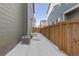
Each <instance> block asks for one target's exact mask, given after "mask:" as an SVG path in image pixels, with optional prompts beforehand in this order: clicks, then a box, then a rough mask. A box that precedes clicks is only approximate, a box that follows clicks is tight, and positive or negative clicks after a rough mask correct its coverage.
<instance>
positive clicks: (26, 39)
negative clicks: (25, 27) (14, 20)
mask: <svg viewBox="0 0 79 59" xmlns="http://www.w3.org/2000/svg"><path fill="white" fill-rule="evenodd" d="M21 41H22V44H26V45H29V44H30V36H27V35H24V36H22V38H21Z"/></svg>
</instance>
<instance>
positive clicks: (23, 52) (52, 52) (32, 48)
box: [6, 33, 65, 56]
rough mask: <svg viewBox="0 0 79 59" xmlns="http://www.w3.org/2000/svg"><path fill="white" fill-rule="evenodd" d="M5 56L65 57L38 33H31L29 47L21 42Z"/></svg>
mask: <svg viewBox="0 0 79 59" xmlns="http://www.w3.org/2000/svg"><path fill="white" fill-rule="evenodd" d="M6 56H65V54H64V53H62V52H61V51H60V50H59V49H58V48H57V47H56V46H55V45H54V44H53V43H51V42H50V41H49V40H48V39H47V38H46V37H44V36H43V35H42V34H40V33H33V38H32V39H31V42H30V45H22V44H21V42H20V43H19V44H18V45H17V46H16V47H15V48H14V49H12V50H11V51H10V52H9V53H7V54H6Z"/></svg>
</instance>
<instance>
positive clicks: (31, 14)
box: [28, 3, 34, 35]
mask: <svg viewBox="0 0 79 59" xmlns="http://www.w3.org/2000/svg"><path fill="white" fill-rule="evenodd" d="M33 17H34V10H33V3H29V4H28V35H31V33H32V28H33V25H32V22H33V19H34V18H33Z"/></svg>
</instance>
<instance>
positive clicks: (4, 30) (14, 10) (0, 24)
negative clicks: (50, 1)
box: [0, 3, 27, 55]
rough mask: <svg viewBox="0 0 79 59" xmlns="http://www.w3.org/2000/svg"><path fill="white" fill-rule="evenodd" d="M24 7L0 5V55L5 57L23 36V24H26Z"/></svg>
mask: <svg viewBox="0 0 79 59" xmlns="http://www.w3.org/2000/svg"><path fill="white" fill-rule="evenodd" d="M26 5H27V4H20V3H18V4H17V3H4V4H3V3H0V55H5V54H6V53H7V52H8V51H9V50H10V49H12V48H13V47H14V46H15V45H16V44H17V42H18V41H19V40H20V36H21V35H23V34H24V32H25V31H24V29H25V23H24V22H25V21H26V22H27V7H25V6H26ZM25 8H26V9H25ZM26 24H27V23H26Z"/></svg>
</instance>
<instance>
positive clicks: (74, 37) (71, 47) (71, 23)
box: [40, 19, 79, 55]
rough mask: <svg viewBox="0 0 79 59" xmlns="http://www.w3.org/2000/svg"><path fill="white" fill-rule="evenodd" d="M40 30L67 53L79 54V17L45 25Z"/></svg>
mask: <svg viewBox="0 0 79 59" xmlns="http://www.w3.org/2000/svg"><path fill="white" fill-rule="evenodd" d="M40 32H41V33H42V34H43V35H44V36H46V37H47V38H48V39H49V40H50V41H51V42H53V43H54V44H55V45H57V46H58V48H59V49H60V50H62V51H63V52H65V53H66V54H68V55H79V19H78V20H76V19H74V20H66V21H64V22H60V23H57V24H54V25H51V26H48V27H44V28H41V29H40Z"/></svg>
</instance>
